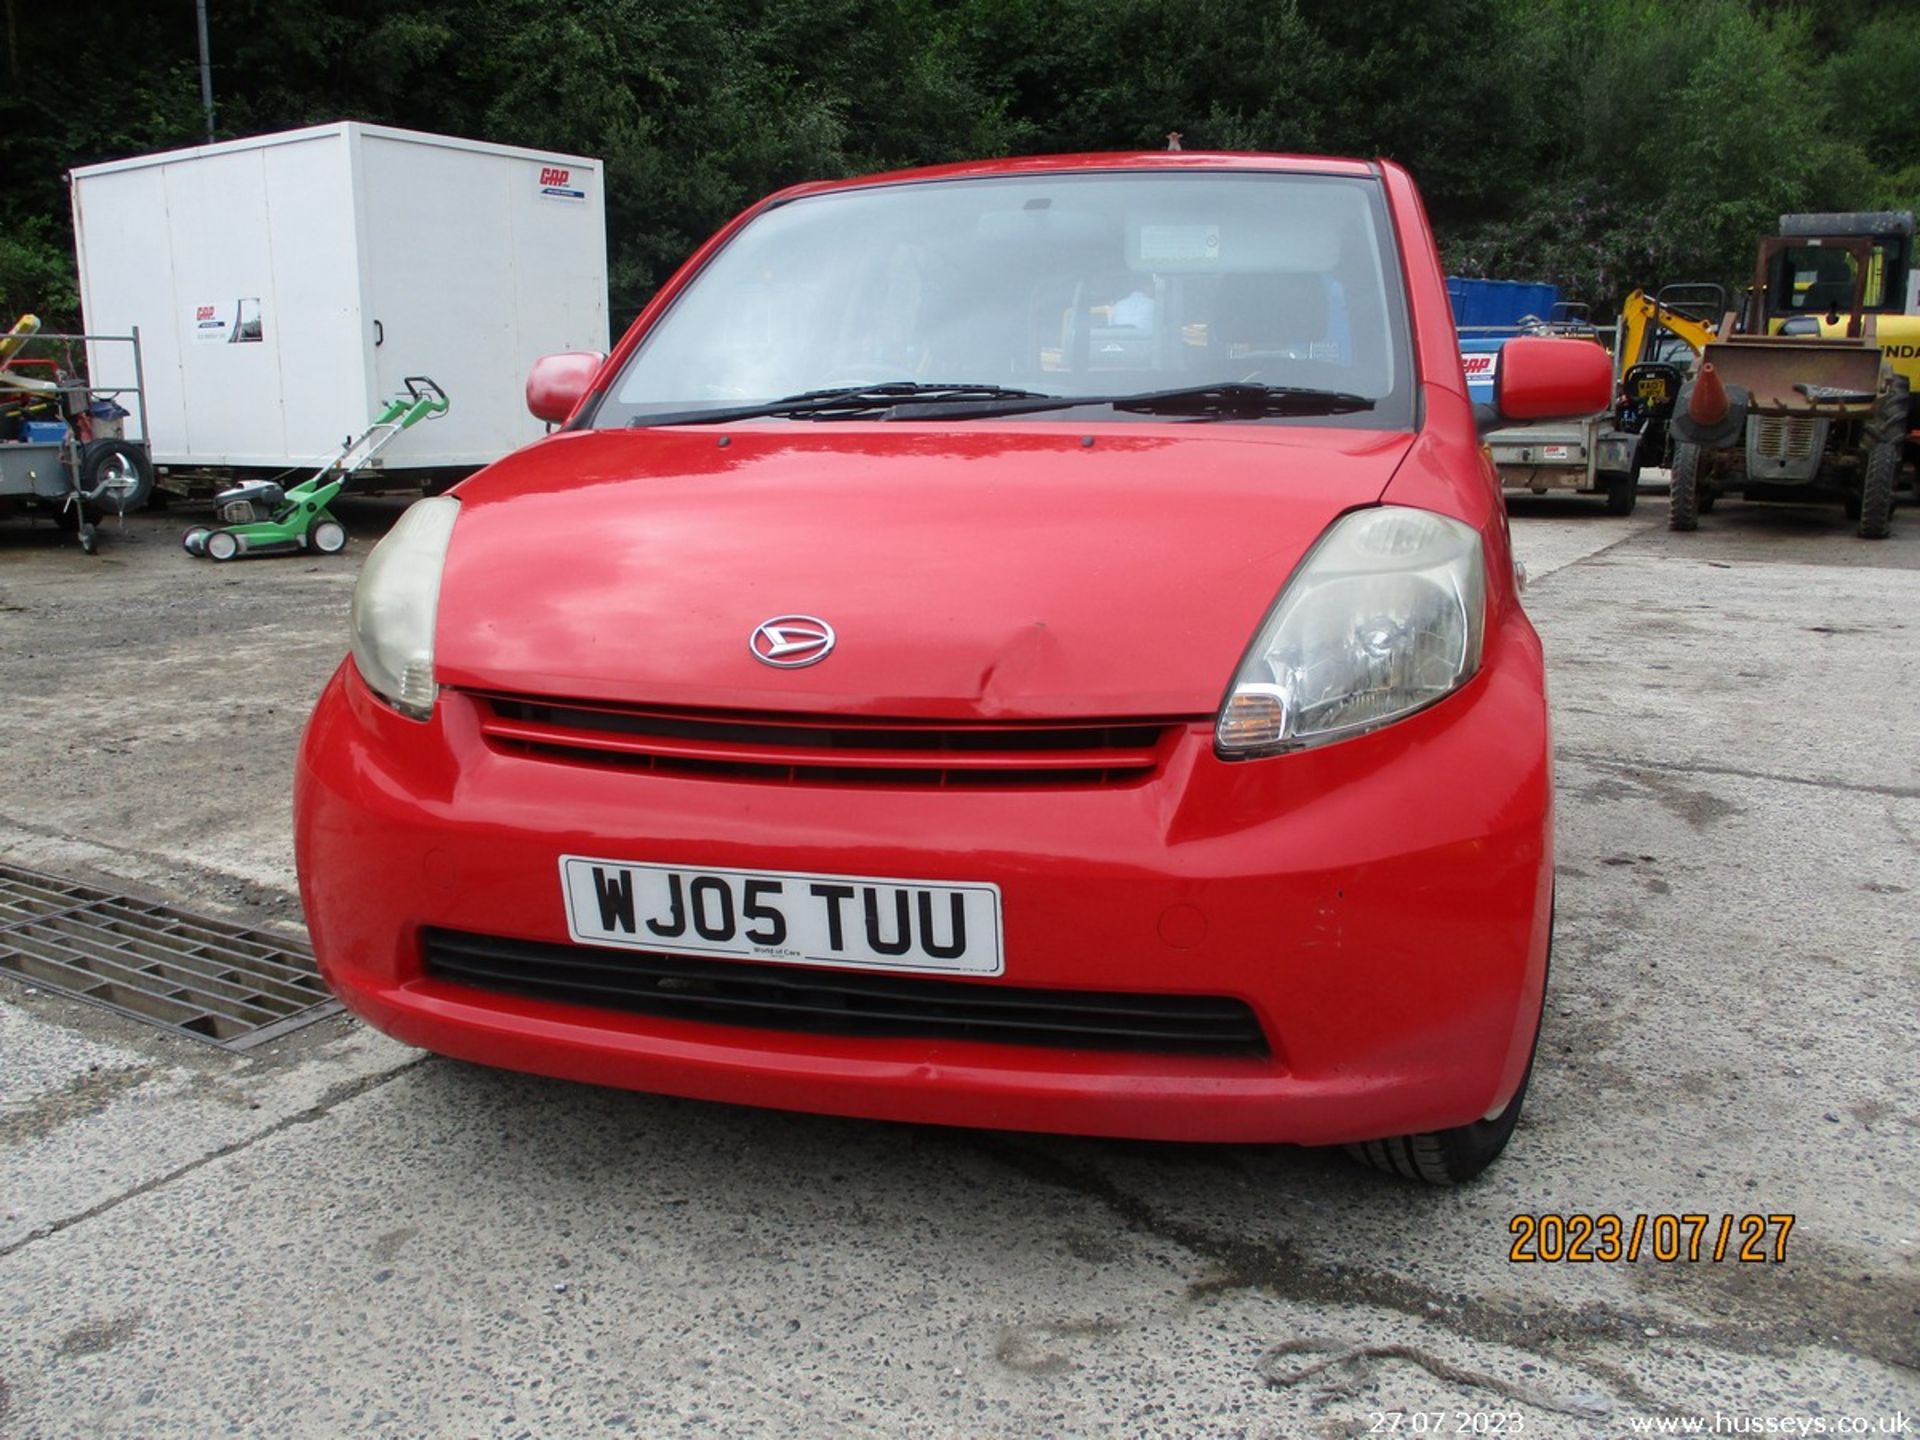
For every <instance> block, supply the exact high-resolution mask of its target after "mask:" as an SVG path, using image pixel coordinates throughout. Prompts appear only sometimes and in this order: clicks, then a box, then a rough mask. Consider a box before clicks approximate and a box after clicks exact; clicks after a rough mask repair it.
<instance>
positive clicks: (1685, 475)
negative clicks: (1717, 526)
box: [1667, 444, 1700, 530]
mask: <svg viewBox="0 0 1920 1440" xmlns="http://www.w3.org/2000/svg"><path fill="white" fill-rule="evenodd" d="M1667 528H1668V529H1669V530H1698V529H1699V528H1700V447H1699V446H1698V445H1686V444H1681V445H1676V446H1674V447H1673V470H1672V471H1671V472H1670V476H1669V479H1668V483H1667Z"/></svg>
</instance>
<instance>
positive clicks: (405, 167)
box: [69, 122, 608, 493]
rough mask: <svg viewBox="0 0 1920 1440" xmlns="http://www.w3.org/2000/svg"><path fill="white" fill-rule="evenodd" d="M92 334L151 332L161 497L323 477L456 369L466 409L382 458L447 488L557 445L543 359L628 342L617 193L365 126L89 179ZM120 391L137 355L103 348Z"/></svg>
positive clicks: (82, 245) (469, 149) (93, 354)
mask: <svg viewBox="0 0 1920 1440" xmlns="http://www.w3.org/2000/svg"><path fill="white" fill-rule="evenodd" d="M69 185H70V192H71V197H72V204H73V225H74V240H75V246H76V249H77V251H78V255H79V268H80V296H81V307H82V310H83V313H84V315H85V317H86V322H87V323H86V328H87V330H88V331H89V332H90V333H101V332H105V331H112V332H115V333H129V332H131V331H132V330H133V329H134V328H135V327H137V328H138V330H139V334H140V337H141V343H142V346H143V349H144V353H145V359H146V377H145V378H146V401H147V403H146V414H145V426H144V427H143V431H142V433H141V434H140V435H138V436H136V437H134V438H138V439H142V440H144V441H146V442H147V444H148V447H149V449H150V450H151V453H152V457H153V461H154V464H155V466H156V469H157V471H158V474H159V483H160V484H161V486H162V487H163V488H165V489H167V490H170V491H174V492H176V493H196V492H198V491H200V490H203V489H212V488H216V487H218V486H219V485H222V484H227V483H231V482H232V481H234V480H236V479H241V480H244V479H248V478H254V477H260V476H273V475H280V474H282V473H284V472H286V471H288V470H293V469H309V468H311V467H312V465H313V464H314V463H316V461H317V460H319V459H321V458H324V457H325V456H328V455H331V454H333V453H334V452H336V451H337V450H338V449H339V448H340V446H341V443H342V440H343V438H344V437H346V436H348V435H349V434H352V433H357V432H358V431H359V430H361V429H362V428H364V426H365V424H366V417H367V416H368V415H369V414H373V413H375V412H377V411H378V410H379V408H380V404H381V402H382V400H384V399H385V398H386V397H388V396H391V395H392V394H394V393H396V392H397V391H398V390H399V389H400V388H401V387H402V386H403V385H404V382H405V379H406V377H407V376H410V375H432V376H434V377H435V378H436V379H437V380H439V381H440V383H441V384H442V385H443V386H444V387H445V389H446V392H447V394H449V395H450V396H451V397H452V398H453V402H454V403H453V407H452V410H451V411H450V413H449V414H448V415H447V416H446V418H445V419H443V420H442V421H440V422H439V423H437V424H435V425H431V426H421V427H419V428H418V429H417V430H414V431H410V432H409V433H408V434H407V436H406V437H405V438H404V439H403V440H402V441H401V442H399V443H397V444H395V445H394V446H393V447H392V449H391V450H390V451H389V452H388V453H387V454H385V455H383V456H382V457H381V459H380V462H379V466H378V467H375V468H378V469H381V470H382V471H383V472H384V474H383V477H382V479H383V480H384V483H383V484H380V485H378V486H374V487H369V488H402V487H407V486H414V485H421V486H437V485H438V484H440V483H445V482H448V481H451V480H453V479H457V478H459V477H460V476H463V475H465V474H468V473H471V472H472V471H473V470H475V469H477V468H479V467H480V466H482V465H485V464H488V463H489V462H491V461H493V460H495V459H498V458H499V457H500V456H501V455H504V454H506V453H507V452H508V451H510V450H514V449H517V448H518V447H519V446H521V445H524V444H526V443H527V442H528V441H530V440H533V439H535V438H537V437H538V436H539V434H540V433H541V427H540V424H539V422H537V421H535V420H533V419H532V417H531V416H529V415H528V413H527V410H526V406H525V403H524V400H523V392H524V387H525V383H526V377H527V372H528V370H529V369H530V368H531V366H532V364H533V362H534V361H535V360H536V359H538V358H539V357H540V356H542V355H547V354H552V353H554V352H556V351H562V350H589V351H596V350H597V351H604V350H606V349H607V339H608V334H607V258H606V207H605V200H606V197H605V188H604V185H603V175H602V167H601V163H600V162H599V161H598V160H595V159H591V158H587V157H584V156H577V155H561V154H555V153H552V152H548V151H539V150H529V149H522V148H519V147H515V146H508V145H491V144H483V143H480V142H478V141H473V140H464V139H458V138H455V137H452V136H445V135H428V134H423V133H420V132H417V131H409V130H397V129H390V128H387V127H385V126H377V125H363V124H358V123H354V122H342V123H339V124H333V125H321V126H316V127H313V128H310V129H304V130H291V131H285V132H281V133H277V134H271V135H258V136H253V137H251V138H248V139H244V140H232V141H227V142H224V143H221V144H216V145H205V146H199V147H196V148H193V149H188V150H174V151H167V152H164V153H161V154H156V155H146V156H140V157H138V158H135V159H129V160H118V161H112V162H109V163H106V164H100V165H88V166H83V167H80V168H78V169H76V170H74V171H73V172H72V173H71V175H70V176H69ZM88 361H89V368H90V373H91V374H92V375H93V377H94V379H95V381H96V383H98V384H101V385H106V386H111V385H114V384H118V383H123V382H124V381H126V380H128V379H129V378H130V377H123V376H122V375H120V373H119V368H120V367H123V366H124V365H125V364H126V361H125V358H124V357H123V356H120V355H116V354H114V353H111V352H110V351H108V350H106V349H98V350H96V349H93V348H91V347H90V349H89V355H88Z"/></svg>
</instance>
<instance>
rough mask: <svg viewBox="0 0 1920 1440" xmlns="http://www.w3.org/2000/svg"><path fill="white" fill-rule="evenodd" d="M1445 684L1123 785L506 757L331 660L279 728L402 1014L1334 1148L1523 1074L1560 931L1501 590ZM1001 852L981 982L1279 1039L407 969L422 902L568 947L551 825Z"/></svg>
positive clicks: (717, 841)
mask: <svg viewBox="0 0 1920 1440" xmlns="http://www.w3.org/2000/svg"><path fill="white" fill-rule="evenodd" d="M1489 641H1490V643H1489V646H1488V661H1487V664H1486V666H1485V668H1483V670H1482V672H1481V674H1480V675H1479V676H1477V677H1476V678H1475V679H1474V681H1472V682H1471V683H1470V684H1469V685H1468V686H1467V687H1466V688H1465V689H1463V690H1462V691H1461V692H1459V693H1458V694H1456V695H1455V696H1453V697H1451V698H1449V699H1448V700H1447V701H1445V702H1443V703H1442V704H1440V705H1437V706H1434V707H1432V708H1431V709H1429V710H1427V711H1424V712H1422V713H1421V714H1419V715H1416V716H1413V717H1411V718H1409V719H1408V720H1405V721H1403V722H1401V723H1399V724H1397V725H1393V726H1390V727H1388V728H1387V729H1385V730H1382V731H1379V732H1376V733H1374V734H1372V735H1368V736H1364V737H1361V738H1359V739H1356V740H1350V741H1346V742H1344V743H1340V744H1336V745H1331V746H1327V747H1324V748H1321V749H1316V750H1308V751H1303V752H1300V753H1298V754H1294V755H1290V756H1285V757H1281V758H1277V759H1269V760H1260V761H1250V762H1240V763H1233V764H1229V763H1224V762H1222V761H1220V760H1218V759H1217V758H1216V757H1215V755H1214V753H1213V750H1212V744H1211V727H1210V724H1208V723H1205V722H1195V723H1193V724H1190V725H1188V726H1186V727H1184V729H1183V730H1182V732H1181V733H1180V734H1179V735H1178V736H1177V738H1176V741H1175V743H1173V744H1172V745H1171V746H1170V747H1169V748H1168V753H1167V755H1166V758H1165V760H1164V763H1163V764H1162V765H1161V766H1160V768H1159V769H1158V770H1157V772H1156V773H1155V774H1154V775H1153V776H1152V777H1151V778H1150V779H1146V780H1144V781H1140V782H1138V783H1131V784H1124V785H1115V786H1111V787H1093V788H1081V789H1070V790H1062V789H1049V788H1044V787H1040V788H1017V787H1016V788H1007V789H992V788H983V789H973V790H953V789H915V788H911V787H887V786H875V785H855V786H836V785H832V784H825V783H820V784H809V783H800V784H774V783H768V782H765V781H762V780H746V779H741V780H733V779H720V778H714V777H711V776H692V775H676V774H660V773H645V772H635V771H630V770H620V769H616V768H610V767H603V766H597V765H593V764H584V763H577V762H572V761H559V760H554V759H549V758H541V757H536V756H531V755H526V754H511V753H505V752H503V751H500V750H496V749H494V748H493V747H491V746H490V745H489V743H488V742H487V740H486V739H485V738H484V737H483V736H482V734H481V730H480V718H479V713H478V705H477V702H476V701H474V700H473V699H471V698H470V697H467V696H465V695H462V694H460V693H457V692H447V693H445V694H443V696H442V698H441V701H440V703H439V704H438V705H437V706H436V709H435V713H434V715H433V718H432V719H431V720H430V721H428V722H426V723H424V724H422V723H417V722H414V721H410V720H407V719H404V718H402V717H401V716H399V715H397V714H395V713H394V712H392V711H391V710H389V709H387V708H386V707H385V706H384V705H383V704H382V703H381V702H380V701H378V700H377V699H376V698H375V697H374V696H373V695H372V694H371V693H370V692H369V691H368V690H367V689H366V688H365V686H364V684H363V683H362V682H361V681H360V679H359V676H358V674H357V673H356V672H355V671H354V669H353V667H352V664H351V662H347V663H343V664H342V666H341V668H340V670H339V671H338V672H337V673H336V674H335V676H334V677H333V679H332V681H331V682H330V683H329V685H328V687H327V689H326V691H325V693H324V694H323V695H322V697H321V700H320V702H319V705H318V706H317V708H316V710H315V712H314V715H313V718H312V720H311V722H310V723H309V725H308V727H307V732H306V735H305V737H304V739H303V741H302V745H301V751H300V757H299V764H298V773H297V779H296V789H295V821H296V824H295V838H296V846H297V850H298V857H299V867H300V881H301V893H302V898H303V900H304V903H305V906H306V913H307V920H308V924H309V926H310V928H311V931H312V935H313V941H314V947H315V951H316V953H317V955H318V957H319V961H320V966H321V970H322V972H323V974H324V975H325V977H326V979H327V981H328V983H329V984H330V985H331V986H332V987H333V988H334V990H335V991H336V992H337V993H338V994H339V996H340V997H341V999H342V1000H344V1001H345V1002H346V1003H347V1004H348V1005H349V1006H350V1007H351V1008H352V1009H353V1010H355V1011H356V1012H357V1013H358V1014H360V1015H361V1016H362V1017H364V1018H365V1019H366V1020H368V1021H369V1022H370V1023H372V1024H373V1025H375V1026H376V1027H378V1028H379V1029H381V1030H384V1031H386V1032H387V1033H389V1034H392V1035H394V1036H395V1037H397V1038H399V1039H401V1040H403V1041H406V1042H408V1043H410V1044H415V1045H420V1046H424V1047H425V1048H427V1049H430V1050H435V1051H438V1052H441V1053H444V1054H448V1055H454V1056H458V1057H461V1058H464V1059H468V1060H473V1061H478V1062H482V1063H486V1064H492V1065H499V1066H505V1067H508V1068H512V1069H518V1070H526V1071H532V1072H535V1073H540V1074H545V1075H553V1076H559V1077H563V1078H568V1079H574V1080H583V1081H590V1082H593V1083H597V1084H607V1085H617V1086H624V1087H628V1088H632V1089H638V1090H646V1091H654V1092H660V1093H667V1094H674V1095H683V1096H689V1097H695V1098H701V1099H708V1100H720V1101H728V1102H737V1103H744V1104H753V1105H770V1106H776V1107H782V1108H791V1109H799V1110H809V1111H818V1112H824V1113H832V1114H843V1115H855V1116H867V1117H873V1118H880V1119H892V1120H907V1121H922V1122H931V1123H940V1124H954V1125H973V1126H987V1127H993V1128H1008V1129H1024V1130H1042V1131H1058V1132H1068V1133H1079V1134H1099V1135H1115V1136H1132V1137H1139V1138H1147V1139H1181V1140H1206V1141H1242V1142H1272V1141H1291V1142H1298V1143H1305V1144H1324V1143H1335V1142H1341V1141H1351V1140H1359V1139H1372V1138H1379V1137H1383V1136H1388V1135H1401V1134H1409V1133H1418V1132H1421V1131H1426V1130H1433V1129H1439V1128H1445V1127H1448V1126H1453V1125H1459V1124H1464V1123H1466V1122H1468V1121H1471V1120H1475V1119H1478V1118H1480V1117H1481V1116H1484V1115H1487V1114H1490V1113H1492V1112H1495V1111H1497V1110H1499V1109H1500V1108H1502V1107H1503V1106H1504V1105H1505V1103H1506V1102H1507V1100H1508V1099H1510V1098H1511V1096H1512V1094H1513V1092H1514V1090H1515V1089H1516V1087H1517V1086H1518V1084H1519V1082H1520V1079H1521V1076H1522V1074H1523V1072H1524V1070H1525V1067H1526V1063H1527V1059H1528V1056H1529V1053H1530V1049H1531V1044H1532V1039H1533V1034H1534V1028H1535V1024H1536V1021H1537V1017H1538V1015H1539V1010H1540V999H1541V993H1542V987H1543V984H1544V979H1545V967H1546V955H1547V947H1548V942H1549V938H1550V936H1549V930H1550V924H1551V920H1550V914H1551V887H1552V842H1551V826H1552V815H1551V808H1552V802H1551V779H1550V766H1549V760H1548V753H1549V746H1548V740H1547V729H1546V716H1545V702H1544V699H1543V683H1542V675H1541V662H1540V652H1539V646H1538V641H1537V639H1536V638H1535V637H1534V635H1533V633H1532V631H1531V629H1530V628H1529V627H1528V626H1527V625H1526V622H1525V621H1524V619H1520V618H1519V617H1517V616H1515V617H1514V619H1513V620H1511V621H1510V622H1509V623H1507V624H1505V625H1503V626H1501V627H1500V628H1499V630H1498V633H1497V638H1496V636H1494V635H1490V636H1489ZM565 853H573V854H590V855H603V856H614V857H626V858H631V859H633V860H637V861H654V862H658V863H670V864H674V865H684V866H687V867H689V868H699V867H715V868H723V867H732V868H738V869H754V868H761V869H777V870H793V871H810V872H818V873H826V874H851V875H895V876H902V877H911V878H914V879H922V880H931V881H940V880H951V881H990V882H993V883H994V884H997V885H998V886H999V887H1000V889H1001V893H1002V896H1003V919H1004V931H1005V937H1006V974H1005V976H1004V977H1003V979H1002V981H1000V982H996V981H993V980H981V981H977V982H972V983H978V984H983V985H992V984H995V983H1005V984H1009V985H1016V984H1017V985H1021V986H1028V987H1054V988H1058V989H1062V990H1075V989H1079V990H1100V991H1107V992H1113V991H1138V992H1145V993H1160V994H1168V993H1173V994H1189V995H1224V996H1231V997H1235V998H1238V999H1242V1000H1244V1001H1245V1002H1246V1003H1247V1004H1248V1005H1250V1006H1251V1007H1252V1009H1253V1010H1254V1011H1255V1013H1256V1014H1257V1015H1258V1016H1259V1018H1260V1022H1261V1026H1262V1028H1263V1030H1264V1031H1265V1033H1266V1036H1267V1038H1268V1042H1269V1046H1270V1050H1271V1053H1270V1054H1268V1055H1265V1056H1257V1057H1256V1056H1246V1055H1235V1056H1192V1055H1178V1054H1164V1053H1136V1052H1131V1051H1113V1050H1099V1051H1095V1050H1084V1049H1064V1048H1051V1047H1047V1046H1035V1045H1014V1044H998V1043H986V1042H980V1041H972V1040H965V1041H963V1040H948V1039H940V1040H931V1039H902V1038H891V1037H872V1036H866V1037H862V1036H841V1035H823V1034H812V1033H794V1032H787V1031H779V1030H768V1029H758V1028H744V1027H738V1026H732V1025H725V1024H713V1023H705V1022H699V1021H689V1020H681V1019H668V1018H661V1017H657V1016H650V1015H644V1014H634V1013H629V1012H624V1011H616V1010H603V1009H599V1008H594V1007H589V1006H585V1005H575V1004H560V1003H553V1002H549V1001H542V1000H534V999H528V998H524V997H519V996H514V995H510V994H504V993H496V992H493V991H490V990H480V989H474V988H469V987H466V986H462V985H457V984H452V983H449V982H447V981H445V980H442V979H438V978H435V977H433V976H430V975H428V974H427V973H426V970H425V967H424V963H423V959H422V944H421V935H422V931H423V930H425V929H427V928H430V927H442V928H446V929H451V930H458V931H464V932H469V933H479V934H486V935H493V936H499V937H506V938H512V939H520V940H529V941H545V942H558V943H565V942H566V941H567V938H568V931H567V918H566V914H565V911H564V908H563V904H562V898H561V893H560V887H559V884H558V881H557V878H556V876H557V857H558V856H560V855H561V854H565Z"/></svg>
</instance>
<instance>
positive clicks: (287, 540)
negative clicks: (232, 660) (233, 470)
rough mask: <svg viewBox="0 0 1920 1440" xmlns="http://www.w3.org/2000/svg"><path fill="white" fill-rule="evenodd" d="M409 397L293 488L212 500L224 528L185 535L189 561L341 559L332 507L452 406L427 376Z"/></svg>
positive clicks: (413, 383)
mask: <svg viewBox="0 0 1920 1440" xmlns="http://www.w3.org/2000/svg"><path fill="white" fill-rule="evenodd" d="M405 384H406V387H407V393H406V394H405V395H402V396H396V397H395V398H394V399H392V400H389V401H388V402H387V408H386V409H384V410H382V411H381V412H380V414H379V415H378V416H377V417H376V418H375V419H374V422H373V424H372V425H370V426H369V427H368V428H367V431H366V433H365V434H364V435H359V436H356V437H355V438H353V439H351V440H349V441H347V443H346V444H345V445H343V446H341V447H340V453H339V454H337V455H335V456H334V457H333V459H331V460H329V461H328V462H327V463H326V464H324V465H322V466H321V467H320V468H319V470H317V471H316V472H315V473H314V474H313V476H312V477H311V478H309V479H306V480H302V481H301V482H300V483H299V484H298V485H295V486H293V487H292V488H291V489H283V488H282V487H281V486H280V485H279V484H277V483H276V482H274V481H272V480H251V481H248V482H247V483H246V484H244V485H236V486H234V487H233V488H232V489H230V490H222V491H221V492H220V493H219V494H218V495H216V496H214V497H213V505H214V511H215V513H216V514H218V515H219V517H220V519H221V520H222V521H223V522H224V523H222V524H221V525H220V526H218V527H217V528H216V527H212V526H207V525H196V526H194V527H193V529H191V530H189V531H187V533H186V534H185V535H182V536H181V537H180V543H181V544H182V545H184V546H185V547H186V551H187V553H188V554H189V555H204V556H206V557H207V558H208V559H209V560H232V559H234V558H235V557H236V556H240V555H297V554H299V553H300V552H301V551H304V550H314V551H318V552H319V553H320V554H322V555H338V554H339V553H340V552H341V551H342V550H344V549H346V548H347V527H346V526H344V525H342V524H341V523H340V522H339V521H338V520H337V519H335V518H334V516H333V512H332V511H330V510H329V509H328V508H327V507H328V506H329V505H331V504H332V503H333V500H334V497H335V496H336V495H338V494H339V493H340V492H341V490H342V489H344V488H345V487H346V483H347V481H349V480H350V479H352V478H353V476H354V475H355V474H357V473H358V472H359V471H361V470H363V469H365V468H366V467H367V466H368V465H369V464H371V463H372V461H373V457H374V456H376V455H378V454H379V453H380V452H381V451H382V450H383V449H385V448H386V447H387V445H388V444H389V443H390V442H391V441H392V440H393V439H394V437H395V436H397V435H398V434H399V433H400V432H401V431H402V430H406V429H410V428H411V427H412V426H414V425H417V424H418V423H419V422H420V421H422V420H437V419H438V418H439V417H440V416H442V415H444V414H446V413H447V410H448V408H449V406H450V404H451V402H450V401H449V400H448V399H447V392H446V391H444V390H442V389H441V388H440V387H439V386H438V385H436V384H435V383H434V382H433V381H431V380H429V379H428V378H427V377H426V376H424V375H409V376H407V378H406V381H405Z"/></svg>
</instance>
